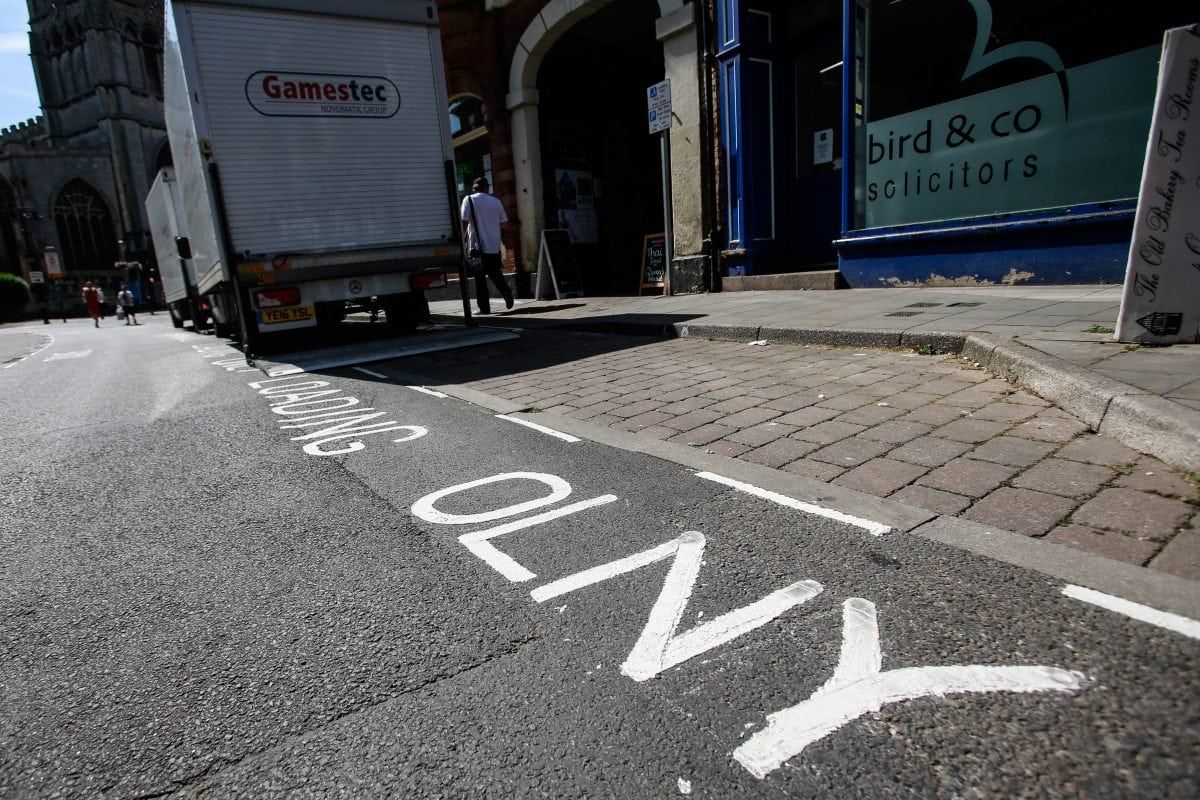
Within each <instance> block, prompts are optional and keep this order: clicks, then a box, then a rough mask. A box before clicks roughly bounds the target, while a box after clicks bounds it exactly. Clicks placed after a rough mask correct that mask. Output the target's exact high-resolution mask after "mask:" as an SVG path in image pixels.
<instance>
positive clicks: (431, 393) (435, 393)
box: [407, 386, 450, 397]
mask: <svg viewBox="0 0 1200 800" xmlns="http://www.w3.org/2000/svg"><path fill="white" fill-rule="evenodd" d="M407 388H409V389H412V390H413V391H414V392H420V393H421V394H427V395H429V396H430V397H449V396H450V395H448V394H446V393H445V392H438V391H435V390H433V389H426V388H425V387H424V386H409V387H407Z"/></svg>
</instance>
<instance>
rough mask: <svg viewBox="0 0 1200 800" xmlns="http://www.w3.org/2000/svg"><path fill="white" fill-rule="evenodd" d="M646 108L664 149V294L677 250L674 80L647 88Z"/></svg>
mask: <svg viewBox="0 0 1200 800" xmlns="http://www.w3.org/2000/svg"><path fill="white" fill-rule="evenodd" d="M646 108H647V120H648V121H649V123H650V134H651V135H654V134H656V133H657V134H658V135H659V139H658V141H659V147H660V148H661V150H662V194H663V230H664V231H665V232H666V234H665V238H666V242H665V243H664V248H663V249H664V250H665V251H666V253H665V261H666V267H667V268H666V272H665V274H664V276H663V277H664V279H665V283H666V288H665V289H664V291H663V294H670V286H671V259H672V258H673V256H674V249H675V247H674V241H673V236H672V230H671V140H670V136H671V81H669V80H665V81H659V82H658V83H656V84H654V85H653V86H650V87H647V89H646Z"/></svg>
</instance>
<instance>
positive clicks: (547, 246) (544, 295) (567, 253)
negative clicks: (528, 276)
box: [534, 228, 583, 300]
mask: <svg viewBox="0 0 1200 800" xmlns="http://www.w3.org/2000/svg"><path fill="white" fill-rule="evenodd" d="M537 275H538V276H537V288H536V291H535V292H534V295H535V296H536V297H537V299H538V300H546V299H549V292H550V290H551V288H553V290H554V299H556V300H562V299H563V298H564V297H583V282H582V281H581V280H580V278H579V263H578V262H577V261H576V260H575V250H574V249H573V248H572V247H571V234H570V232H569V231H565V230H561V229H555V228H550V229H547V230H544V231H542V246H541V250H540V251H539V253H538V273H537Z"/></svg>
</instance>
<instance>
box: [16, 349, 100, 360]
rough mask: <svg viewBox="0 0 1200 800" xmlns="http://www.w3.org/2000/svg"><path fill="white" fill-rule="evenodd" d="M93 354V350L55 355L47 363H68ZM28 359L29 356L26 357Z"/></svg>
mask: <svg viewBox="0 0 1200 800" xmlns="http://www.w3.org/2000/svg"><path fill="white" fill-rule="evenodd" d="M91 354H92V351H91V350H74V351H72V352H70V353H53V354H51V356H50V357H49V358H47V359H46V361H66V360H68V359H71V358H87V357H88V356H90V355H91ZM26 358H28V356H26Z"/></svg>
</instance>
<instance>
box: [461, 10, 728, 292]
mask: <svg viewBox="0 0 1200 800" xmlns="http://www.w3.org/2000/svg"><path fill="white" fill-rule="evenodd" d="M438 5H439V14H440V17H441V25H442V46H443V54H444V58H445V62H446V72H447V78H448V88H449V96H450V104H451V109H452V112H457V113H452V123H451V124H452V130H453V131H454V133H455V135H454V142H455V155H456V161H457V162H458V165H459V185H460V190H461V189H463V188H464V187H465V186H468V185H469V183H470V178H472V177H475V176H476V175H477V174H485V175H487V176H489V177H490V178H491V182H492V185H493V191H494V193H495V194H496V195H497V196H498V197H499V198H500V199H501V201H502V202H503V203H504V205H505V208H506V209H507V211H508V215H509V218H510V219H511V220H512V221H513V223H514V224H513V225H511V226H510V228H509V230H508V231H507V232H506V238H505V244H506V249H507V256H506V264H507V266H508V267H509V268H510V269H518V268H519V269H520V270H521V271H523V272H525V273H530V272H533V271H536V268H537V261H538V250H539V242H540V235H541V231H542V230H544V229H545V228H547V227H549V228H560V227H566V228H568V229H569V230H571V233H572V239H573V240H574V241H575V243H576V251H577V256H578V258H579V260H580V263H581V265H582V268H583V275H582V277H583V282H584V287H585V289H587V290H588V291H589V293H593V294H628V293H634V292H636V291H637V284H638V277H639V276H638V271H639V268H640V252H641V246H642V237H643V236H644V235H646V234H653V233H658V232H662V231H663V230H664V227H665V226H664V223H663V209H662V188H661V187H662V183H661V176H660V163H661V162H660V161H659V149H658V143H657V137H651V136H650V134H649V133H648V132H647V127H646V101H645V89H646V87H647V86H649V85H650V84H652V83H655V82H657V81H660V80H662V79H663V78H664V77H665V78H668V79H669V80H670V81H671V89H672V98H673V111H674V114H673V118H672V127H671V129H670V148H671V150H670V157H671V165H672V193H671V194H672V200H673V209H672V212H673V213H672V226H671V230H672V233H673V244H674V249H675V259H674V262H675V263H674V264H673V265H672V278H673V281H672V290H673V291H696V290H703V289H705V288H708V287H709V281H710V280H711V276H710V275H708V274H707V264H708V259H707V258H706V256H705V252H706V248H707V244H706V242H705V241H704V235H703V230H704V225H703V221H702V219H703V213H702V212H703V202H702V186H701V184H702V178H701V174H702V170H701V168H700V164H701V160H702V152H701V148H702V144H703V142H702V139H703V130H704V129H703V128H702V126H701V119H700V108H701V103H700V98H701V85H700V73H699V64H700V59H699V56H698V50H697V47H698V42H699V38H698V36H697V20H696V17H695V15H696V6H695V5H694V4H693V3H684V2H681V0H659V2H654V0H550V2H546V0H474V1H471V0H468V1H467V2H463V0H440V2H439V4H438ZM480 106H481V108H480ZM485 142H486V146H485V145H484V143H485Z"/></svg>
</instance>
